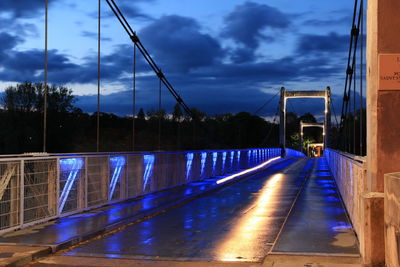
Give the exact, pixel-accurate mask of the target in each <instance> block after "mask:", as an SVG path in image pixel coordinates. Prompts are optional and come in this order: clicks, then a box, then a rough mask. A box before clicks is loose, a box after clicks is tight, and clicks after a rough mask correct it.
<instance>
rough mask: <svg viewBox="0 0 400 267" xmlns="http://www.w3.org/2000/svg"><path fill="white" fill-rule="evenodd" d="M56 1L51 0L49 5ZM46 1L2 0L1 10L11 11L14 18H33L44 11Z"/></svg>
mask: <svg viewBox="0 0 400 267" xmlns="http://www.w3.org/2000/svg"><path fill="white" fill-rule="evenodd" d="M53 2H55V1H54V0H49V5H50V4H51V3H53ZM44 9H45V4H44V1H37V0H36V1H35V0H34V1H32V0H18V1H0V10H1V12H7V13H10V14H11V15H12V16H13V17H14V18H32V17H36V16H38V14H41V13H42V12H44Z"/></svg>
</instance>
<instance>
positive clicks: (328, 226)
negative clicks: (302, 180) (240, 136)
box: [272, 158, 360, 257]
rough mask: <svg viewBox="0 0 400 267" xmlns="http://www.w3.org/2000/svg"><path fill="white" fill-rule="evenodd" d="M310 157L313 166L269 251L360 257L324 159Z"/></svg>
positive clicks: (349, 224) (355, 240)
mask: <svg viewBox="0 0 400 267" xmlns="http://www.w3.org/2000/svg"><path fill="white" fill-rule="evenodd" d="M313 160H314V161H315V163H314V169H313V171H312V173H311V175H310V178H309V179H308V181H307V182H306V184H305V185H304V188H303V190H302V192H301V193H300V195H299V197H298V199H297V201H296V203H295V205H294V207H293V210H292V211H291V212H290V215H289V218H288V220H287V221H286V222H285V224H284V226H283V230H282V232H281V234H280V235H279V237H278V240H277V241H276V243H275V245H274V248H273V249H272V254H285V255H288V254H289V255H290V254H292V255H325V256H326V255H329V256H331V255H333V256H339V255H340V256H349V257H359V256H360V254H359V248H358V241H357V237H356V235H355V233H354V230H353V228H352V225H351V222H350V220H349V218H348V216H347V212H346V210H345V208H344V206H343V203H342V200H341V198H340V194H339V191H338V189H337V187H336V183H335V180H334V179H333V176H332V173H331V171H330V170H329V167H328V166H327V164H326V160H325V158H315V159H313Z"/></svg>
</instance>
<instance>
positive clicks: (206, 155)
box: [0, 0, 400, 266]
mask: <svg viewBox="0 0 400 267" xmlns="http://www.w3.org/2000/svg"><path fill="white" fill-rule="evenodd" d="M45 2H46V13H45V14H46V19H45V24H46V37H45V39H46V42H45V43H46V45H45V51H46V53H45V55H46V56H45V62H46V63H45V68H44V69H45V72H44V73H45V81H44V84H45V86H44V89H45V93H44V95H45V98H44V99H45V101H44V108H43V121H44V123H43V126H44V127H43V153H33V154H21V155H4V156H1V157H0V265H2V266H23V265H26V264H30V266H31V265H32V266H118V265H123V266H137V265H142V264H148V265H156V266H190V265H192V266H204V265H207V266H208V265H210V266H235V265H238V266H258V265H260V266H370V265H373V264H382V263H384V262H385V263H386V265H387V266H400V264H399V263H400V252H399V251H400V249H399V248H400V241H399V240H400V238H399V236H400V235H399V232H400V219H399V216H398V215H397V214H398V210H399V208H400V205H399V203H400V179H399V177H400V174H399V173H395V172H398V171H399V168H398V162H399V160H400V153H399V151H400V138H399V136H398V133H399V132H400V124H399V123H398V109H399V108H400V105H399V104H400V84H399V83H398V77H399V73H400V64H399V62H400V37H399V36H400V35H398V34H395V30H394V29H395V26H396V27H397V26H400V17H399V16H398V14H397V12H398V10H400V4H399V2H398V1H397V0H382V1H378V0H370V1H368V14H367V22H368V24H367V35H366V36H367V51H366V52H367V53H366V54H367V68H366V69H367V70H368V72H367V73H364V72H363V65H364V50H363V47H364V40H363V35H364V19H363V18H364V3H363V1H362V0H361V1H358V0H355V4H354V14H353V20H352V25H351V26H352V27H351V31H350V47H349V53H348V62H347V66H345V70H346V72H345V74H346V79H345V86H344V93H343V103H342V109H341V114H340V116H337V115H336V113H335V110H334V106H333V104H332V99H331V89H330V88H329V87H326V89H325V90H309V91H294V90H290V89H287V88H283V87H282V88H281V89H280V91H279V92H277V93H276V95H275V96H274V97H273V98H275V97H276V96H278V95H279V94H280V101H279V106H278V107H277V113H276V114H275V118H274V120H276V119H277V118H278V117H279V127H280V128H279V144H280V146H279V147H276V148H252V149H224V150H196V151H174V152H169V151H156V152H135V151H134V150H135V147H134V145H135V141H134V140H135V136H134V132H135V131H134V127H135V125H134V122H135V120H134V116H133V136H132V138H133V142H132V144H133V147H132V152H123V153H122V152H121V153H107V152H100V145H101V144H100V141H99V140H100V130H99V125H100V123H101V120H100V117H99V114H100V100H101V99H100V81H101V68H100V66H101V65H100V40H101V35H100V8H101V1H99V6H98V9H99V13H98V14H99V15H98V22H99V24H98V26H99V28H98V106H97V107H98V110H97V111H98V112H97V116H98V117H97V133H96V135H97V136H96V137H97V145H96V150H97V152H94V153H77V154H48V153H45V152H46V143H47V140H46V138H47V137H46V131H47V123H46V120H47V111H46V101H47V100H46V96H47V92H46V90H47V68H48V66H47V0H46V1H45ZM105 2H106V3H107V6H108V8H109V9H110V10H111V11H112V12H113V14H114V15H115V17H116V19H117V21H118V22H119V23H120V24H121V26H122V27H123V29H124V30H125V31H126V33H127V34H128V36H129V38H130V40H131V41H132V44H133V56H134V61H133V62H134V67H133V73H132V78H133V84H132V85H133V114H135V113H136V112H135V111H136V106H135V90H136V56H137V51H139V52H140V54H141V55H142V57H143V59H144V60H145V62H147V64H148V65H149V66H150V68H151V70H152V71H153V72H154V73H155V76H156V77H157V79H158V80H159V89H160V92H161V87H162V86H164V87H165V88H167V90H168V92H169V93H170V94H171V95H172V96H173V97H174V99H175V100H176V102H177V103H178V104H179V105H180V106H181V107H182V109H183V110H184V111H185V112H186V113H187V114H188V115H189V116H190V117H191V118H192V120H193V121H198V120H199V119H198V118H197V117H196V114H195V113H194V112H192V110H191V109H190V108H189V106H188V105H187V104H186V103H185V101H184V99H183V98H182V97H181V96H180V95H179V93H178V92H177V91H176V90H175V89H174V87H173V85H172V84H171V83H170V82H169V80H168V79H167V75H166V74H165V73H163V72H162V70H161V69H160V68H159V66H158V65H157V64H156V62H155V60H154V59H153V58H152V56H151V54H150V53H149V52H148V50H147V49H146V48H145V46H144V45H143V44H142V42H141V41H140V38H139V36H138V35H137V34H136V32H135V31H134V30H133V28H132V27H131V26H130V24H129V23H128V21H127V19H126V18H125V16H124V14H123V13H122V12H121V10H120V9H119V7H118V5H117V4H116V3H115V1H114V0H106V1H105ZM364 75H365V76H366V77H367V94H366V99H367V103H366V106H365V107H366V109H365V111H364V104H363V103H364V101H363V98H364V97H365V93H364V92H363V87H364V83H363V79H364ZM357 77H358V79H357ZM396 77H397V78H396ZM357 94H358V95H359V97H360V98H359V99H356V97H358V96H357ZM293 98H318V99H321V100H322V101H324V114H323V117H324V120H323V122H320V123H310V122H301V123H300V128H299V129H298V130H299V138H300V140H299V150H295V149H290V148H288V147H286V143H287V134H286V117H287V116H286V115H287V103H290V99H293ZM271 101H272V99H268V100H267V101H266V102H265V104H263V105H262V106H261V107H260V108H259V109H257V111H256V112H258V111H259V110H260V109H262V108H263V107H264V106H266V105H268V104H269V103H270V102H271ZM159 107H160V109H161V93H160V96H159ZM331 112H333V115H334V121H336V123H333V125H332V123H331V117H332V116H331ZM357 112H358V114H357ZM364 116H365V117H366V121H365V119H364ZM338 119H339V120H338ZM365 124H366V125H367V126H366V133H367V134H366V135H365V131H364V129H363V128H364V127H363V125H365ZM199 127H201V123H199ZM311 127H316V128H320V129H322V133H321V136H322V137H321V140H323V141H322V143H319V144H315V147H318V148H319V149H321V151H323V152H321V153H322V155H320V154H318V155H319V157H308V156H309V155H310V150H309V149H307V150H305V149H304V146H303V139H302V138H303V136H304V128H311ZM158 131H159V133H161V131H162V129H161V123H160V124H159V129H158ZM204 132H205V134H206V133H207V130H205V131H204ZM269 135H270V133H268V135H267V138H268V136H269ZM364 140H366V141H364ZM158 144H159V148H161V135H159V137H158ZM312 155H314V156H315V155H316V153H315V151H314V153H313V154H312Z"/></svg>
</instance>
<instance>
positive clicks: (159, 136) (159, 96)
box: [158, 78, 162, 150]
mask: <svg viewBox="0 0 400 267" xmlns="http://www.w3.org/2000/svg"><path fill="white" fill-rule="evenodd" d="M161 119H162V118H161V79H160V78H159V84H158V150H161Z"/></svg>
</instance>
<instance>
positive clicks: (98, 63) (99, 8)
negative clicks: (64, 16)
mask: <svg viewBox="0 0 400 267" xmlns="http://www.w3.org/2000/svg"><path fill="white" fill-rule="evenodd" d="M98 2H99V3H98V16H97V17H98V20H97V124H96V151H97V152H99V151H100V79H101V77H100V75H101V69H100V67H101V66H100V60H101V59H100V56H101V54H100V53H101V50H100V48H101V47H100V43H101V42H100V41H101V39H100V38H101V0H99V1H98Z"/></svg>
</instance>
